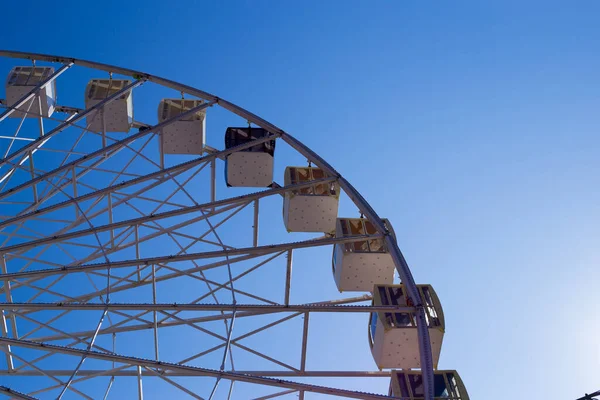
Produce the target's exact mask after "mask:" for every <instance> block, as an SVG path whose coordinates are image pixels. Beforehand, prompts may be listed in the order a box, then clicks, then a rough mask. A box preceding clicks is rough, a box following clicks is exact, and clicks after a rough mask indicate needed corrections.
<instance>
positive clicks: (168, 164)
mask: <svg viewBox="0 0 600 400" xmlns="http://www.w3.org/2000/svg"><path fill="white" fill-rule="evenodd" d="M0 60H2V61H11V62H13V63H16V62H20V63H21V64H24V63H26V62H27V63H30V62H31V61H33V62H34V63H38V65H53V66H55V68H56V69H55V72H54V73H53V74H52V75H51V76H50V77H48V78H47V79H46V80H45V81H43V82H41V83H40V84H38V85H37V86H36V87H35V88H34V89H33V90H31V91H30V92H29V93H28V94H27V95H25V96H23V97H22V98H21V99H20V100H19V101H18V102H17V103H15V104H7V101H6V100H3V101H1V104H0V105H1V107H2V108H3V110H2V113H1V114H0V123H1V125H0V126H2V130H1V131H0V135H1V136H0V145H1V147H0V150H1V151H2V155H1V157H2V158H0V281H1V282H2V286H1V288H0V292H1V293H0V294H1V297H0V299H1V301H0V308H1V310H2V314H1V320H0V333H1V337H0V352H1V356H0V357H1V363H0V375H2V378H1V381H2V386H0V395H5V396H7V397H9V398H16V399H35V398H59V399H60V398H85V399H92V398H94V399H96V398H105V399H106V398H135V397H137V398H139V399H142V398H143V397H144V396H146V398H152V397H153V396H157V397H161V398H164V397H166V396H167V395H170V394H171V393H172V395H173V396H175V397H176V398H179V397H181V396H184V397H185V396H189V397H191V398H196V399H213V398H227V399H230V398H244V399H245V398H250V397H252V398H257V399H270V398H277V397H281V398H285V397H289V398H298V397H299V398H300V399H304V398H305V396H306V397H307V398H308V397H310V396H313V394H317V395H326V396H327V395H331V396H341V397H346V398H355V399H383V398H389V397H388V396H387V395H386V393H387V388H384V390H383V391H381V392H380V394H375V393H366V392H363V391H358V390H356V389H357V388H358V387H361V386H360V385H359V384H357V382H359V381H358V380H359V379H361V380H360V382H364V381H363V380H362V379H364V378H368V379H377V378H379V379H381V378H383V379H388V380H389V376H390V372H389V371H378V370H373V371H371V370H355V369H348V368H344V364H343V363H338V364H337V366H338V368H337V369H336V368H335V367H334V365H335V362H334V361H335V360H329V359H328V358H327V356H326V355H325V354H324V353H323V352H324V350H326V349H324V348H322V347H320V348H319V345H318V344H317V345H316V346H317V348H316V350H314V351H312V350H311V346H313V344H314V343H313V342H315V341H317V339H318V337H319V335H322V334H323V333H324V332H327V333H328V334H329V335H332V336H336V335H338V336H339V338H340V339H342V338H343V336H344V335H346V328H344V326H343V325H342V323H341V322H339V321H346V320H345V319H339V318H344V317H343V316H344V315H348V316H353V317H355V318H358V319H359V325H360V326H363V327H364V328H365V329H364V331H361V333H366V325H367V324H366V321H367V317H368V314H369V313H371V312H374V311H386V310H389V311H394V312H402V311H404V312H412V313H414V314H415V315H416V317H417V321H418V330H419V340H420V351H421V365H423V366H424V368H423V371H424V374H423V376H424V386H425V388H426V389H427V390H426V399H428V400H432V399H433V385H432V381H433V375H432V374H433V372H432V371H433V365H432V361H431V350H430V348H429V335H428V330H427V327H426V324H425V314H424V309H423V306H422V304H421V298H420V296H419V295H418V292H417V288H416V285H415V282H414V279H413V277H412V274H411V272H410V270H409V267H408V265H407V263H406V261H405V259H404V257H403V255H402V253H401V252H400V250H399V248H398V246H397V244H396V241H395V240H394V238H393V237H392V235H391V234H390V232H388V230H387V229H386V227H385V225H384V224H383V222H382V220H381V218H380V217H379V216H378V215H377V214H376V213H375V211H374V210H373V209H372V208H371V207H370V206H369V204H368V203H367V201H366V200H365V199H364V198H363V197H362V196H361V195H360V194H359V193H358V191H357V190H356V189H355V188H354V187H353V186H352V185H351V184H350V183H349V182H348V181H347V180H346V179H345V178H344V177H343V176H342V175H341V174H339V173H338V172H337V171H336V170H335V169H334V168H333V167H332V166H331V165H329V164H328V163H327V162H326V161H325V160H324V159H322V158H321V157H320V156H319V155H318V154H316V153H315V152H313V151H312V150H310V149H309V148H308V147H306V146H305V145H304V144H302V143H301V142H300V141H298V140H297V139H296V138H294V137H293V136H291V135H290V134H289V133H287V132H285V131H283V130H281V129H280V128H278V127H276V126H275V125H273V124H271V123H269V122H268V121H265V120H264V119H262V118H260V117H258V116H257V115H254V114H252V113H250V112H249V111H246V110H245V109H243V108H241V107H239V106H236V105H234V104H232V103H230V102H228V101H226V100H223V99H221V98H219V97H216V96H213V95H211V94H209V93H206V92H203V91H201V90H198V89H195V88H193V87H190V86H187V85H184V84H180V83H177V82H173V81H170V80H167V79H163V78H159V77H155V76H152V75H149V74H146V73H143V72H139V71H133V70H129V69H124V68H119V67H115V66H111V65H106V64H100V63H95V62H90V61H84V60H77V59H73V58H66V57H57V56H48V55H40V54H30V53H21V52H12V51H0ZM26 60H30V61H26ZM14 65H19V64H14ZM0 66H2V64H0ZM78 68H80V70H81V71H85V73H93V74H96V75H94V76H92V77H94V78H97V77H98V76H100V75H101V76H104V77H107V78H108V77H110V78H111V79H112V77H113V74H114V75H115V76H126V77H129V78H130V79H131V78H133V79H132V80H131V83H130V84H129V85H127V86H125V87H124V88H123V89H121V90H120V91H119V92H117V93H115V94H113V95H111V96H109V97H107V98H106V99H104V100H103V101H101V102H100V103H98V104H96V105H95V106H93V107H90V108H87V109H86V108H85V107H81V105H78V104H77V99H79V98H82V97H83V96H69V95H68V93H66V92H73V91H74V92H77V93H83V86H78V85H80V83H77V82H78V81H76V80H74V81H73V82H74V83H71V81H69V79H68V77H69V75H70V74H72V72H71V71H72V70H77V69H78ZM6 71H7V72H8V69H7V70H6ZM85 73H83V72H82V73H79V75H77V74H76V73H75V72H73V74H75V77H77V78H78V79H80V82H84V80H81V79H83V78H82V77H86V76H87V75H85ZM59 78H60V79H59ZM54 82H58V91H59V99H62V98H65V99H66V102H67V103H68V102H72V103H69V104H64V105H63V104H60V105H58V106H57V108H56V112H55V113H54V114H53V115H52V116H51V117H44V116H43V115H42V112H41V106H39V104H37V103H36V102H32V101H31V99H33V98H34V97H35V96H36V94H37V93H39V91H40V90H42V89H43V88H45V87H46V86H47V85H50V84H53V83H54ZM63 82H64V83H63ZM67 82H69V83H67ZM69 85H70V86H69ZM152 85H153V87H158V88H160V89H161V90H166V89H168V90H171V91H172V92H173V93H177V94H179V93H181V95H182V96H184V95H185V96H188V97H192V98H200V99H203V100H204V102H203V103H202V104H201V105H199V106H197V107H195V108H193V109H192V110H190V111H187V112H186V113H184V114H181V115H180V116H178V117H175V118H171V119H168V120H166V121H163V122H160V123H156V122H143V121H142V120H141V119H140V120H137V114H140V113H139V112H138V111H139V110H138V109H137V107H136V121H134V123H133V127H134V129H132V130H131V131H130V132H129V133H127V134H109V133H107V132H94V131H91V130H89V129H88V125H86V120H87V118H89V117H90V116H92V115H93V114H94V112H95V111H97V110H99V109H100V108H102V107H103V106H105V105H107V104H110V103H111V102H113V101H115V100H116V99H118V98H119V97H120V96H121V95H122V94H123V93H126V92H128V91H130V90H133V93H134V97H135V96H137V93H138V91H141V90H143V89H145V88H146V87H148V86H152ZM140 96H141V97H144V96H148V95H147V93H146V92H144V93H141V94H140ZM28 102H29V104H30V105H32V106H30V109H29V110H28V116H34V118H9V117H10V116H11V114H12V113H14V112H15V110H16V109H19V108H20V107H22V106H23V105H26V104H28ZM79 103H80V102H79ZM134 104H135V103H134ZM144 104H145V103H144ZM38 106H39V107H38ZM218 107H221V108H222V109H224V110H227V111H229V112H230V116H231V118H233V117H235V116H237V117H235V118H237V120H234V121H237V123H238V124H239V123H240V121H242V122H243V123H246V122H248V123H251V124H254V125H256V126H258V127H261V128H264V129H266V130H267V131H268V132H270V136H268V137H266V138H263V139H260V140H257V141H255V142H252V143H251V144H245V145H240V146H237V147H234V148H230V149H225V150H219V149H217V148H215V147H209V146H207V147H206V149H205V152H204V154H201V155H199V156H189V157H171V156H165V154H163V153H162V151H161V147H160V141H159V139H158V135H159V132H160V131H161V129H162V128H164V127H166V126H168V125H170V124H172V123H174V122H176V121H178V120H179V119H181V118H184V117H185V116H187V115H190V114H192V113H195V112H197V111H199V110H208V109H209V108H210V110H209V112H208V114H207V115H208V117H209V118H210V115H211V114H210V113H211V112H212V111H213V110H214V109H215V108H218ZM141 114H143V113H141ZM143 117H144V118H148V119H150V120H151V118H150V117H148V116H147V115H143ZM223 127H224V126H223ZM135 128H137V129H135ZM222 132H224V129H223V130H220V131H209V133H208V135H209V137H210V136H211V135H215V136H218V137H219V138H221V137H222V136H221V135H222ZM274 138H275V139H277V140H278V143H280V142H282V143H286V144H287V145H289V147H288V151H289V152H290V154H291V152H293V153H294V154H296V155H297V157H299V159H301V160H308V161H309V162H310V163H312V164H314V165H316V166H318V167H319V168H321V169H323V170H324V171H326V173H327V175H328V176H329V177H328V178H324V179H322V180H321V181H322V182H337V183H338V184H339V185H340V187H341V188H342V190H343V193H344V194H345V195H346V196H347V198H349V199H350V200H351V201H352V202H353V203H354V205H355V206H356V209H357V212H360V213H362V214H364V216H365V217H366V218H368V219H369V220H370V221H371V222H372V223H373V224H374V225H375V227H376V229H377V231H378V233H377V234H374V235H368V236H353V237H344V238H335V237H332V236H330V235H324V236H317V235H315V236H312V237H308V236H306V235H304V236H294V235H290V236H289V237H288V236H285V235H287V233H285V232H284V231H282V227H281V226H280V225H282V224H281V209H280V208H277V207H275V208H277V211H273V209H274V207H273V205H276V204H280V202H281V196H282V195H284V194H285V193H286V192H287V191H290V190H296V189H299V188H303V187H307V186H308V185H309V184H296V185H288V186H281V185H279V184H277V183H275V182H274V183H273V185H271V187H270V188H266V189H264V190H259V191H255V192H250V191H246V192H243V191H240V190H234V189H231V190H230V189H228V188H224V189H222V188H223V187H224V185H223V184H222V179H220V178H219V174H218V172H219V171H220V170H222V162H223V160H224V159H225V157H226V156H227V155H228V154H231V153H233V152H236V151H240V150H243V149H245V148H248V147H250V146H253V145H255V144H257V143H259V142H261V141H263V142H264V141H268V140H272V139H274ZM219 141H220V140H219ZM278 151H280V150H279V149H278ZM278 157H279V156H278ZM312 184H314V182H312V183H311V184H310V185H312ZM277 202H279V203H277ZM259 226H260V230H259ZM259 233H260V236H259ZM290 238H292V239H293V240H290ZM365 238H369V239H372V238H383V239H384V240H385V242H386V245H387V246H388V248H389V249H390V252H391V255H392V257H393V259H394V262H395V265H396V268H397V271H398V274H399V277H400V279H401V281H402V282H403V283H404V284H405V285H406V288H407V291H408V295H409V297H410V299H411V300H412V304H414V306H412V307H395V306H378V307H376V306H372V305H371V302H370V300H371V296H370V295H359V296H354V297H347V296H346V297H344V296H340V295H339V293H337V292H336V290H335V289H334V288H333V286H331V284H330V283H329V282H327V283H325V282H321V281H318V282H315V281H314V280H312V279H311V277H310V276H309V277H307V278H304V279H302V280H301V281H300V283H298V286H296V284H295V283H294V285H293V284H292V283H293V282H294V280H293V279H292V267H294V271H295V273H294V278H296V277H297V276H301V275H302V274H304V273H308V274H311V273H313V272H311V271H317V272H314V273H315V274H317V273H320V272H318V271H321V270H325V273H323V276H326V275H328V274H329V275H331V270H330V269H331V268H330V267H328V265H330V262H331V260H330V259H327V258H325V259H323V250H324V249H330V248H331V246H332V245H334V244H336V243H346V242H355V241H358V240H364V239H365ZM327 251H328V250H327ZM305 252H307V253H305ZM311 252H312V253H311ZM305 254H307V255H306V256H305ZM313 257H315V258H313ZM316 257H318V258H316ZM313 264H314V265H313ZM311 268H313V269H311ZM280 278H281V279H280ZM330 278H331V277H330ZM332 279H333V278H331V279H329V280H330V281H332ZM276 280H277V282H279V283H276ZM303 285H304V286H303ZM311 285H312V286H314V287H313V288H312V289H311ZM311 296H314V297H320V298H311ZM295 300H297V301H295ZM322 315H326V317H327V318H326V320H325V323H323V321H324V320H323V319H322V318H321V319H320V320H319V316H322ZM319 321H320V322H319ZM327 321H330V322H329V323H330V324H336V325H334V326H329V328H327ZM318 323H322V325H323V326H322V327H320V328H319V327H318V325H315V327H314V328H313V324H318ZM286 324H287V325H289V326H288V327H287V328H285V329H283V328H281V327H282V326H287V325H286ZM323 327H325V328H327V329H326V330H323V329H325V328H323ZM280 328H281V329H280ZM313 331H314V333H313ZM282 332H283V334H282ZM311 333H312V336H311ZM259 337H260V339H258V338H259ZM335 342H337V340H334V343H335ZM342 342H344V340H340V343H339V344H340V346H345V347H346V351H348V352H352V351H354V349H355V348H357V347H365V348H367V353H368V345H367V340H366V339H365V340H364V341H362V342H360V343H342ZM330 343H331V342H330ZM328 345H330V344H328ZM361 351H362V350H361ZM292 353H293V354H294V356H293V357H292V356H290V354H292ZM309 353H310V355H309ZM311 356H312V357H314V358H313V359H314V360H315V361H314V362H313V363H312V364H310V363H311ZM371 365H374V364H371ZM309 366H312V368H309ZM316 367H319V368H316ZM340 382H342V383H341V384H340ZM344 382H349V383H344ZM340 385H341V387H340ZM357 385H358V386H357ZM386 385H387V384H385V383H384V384H383V385H381V384H380V385H379V387H385V386H386ZM368 387H373V386H368ZM158 393H160V396H158ZM317 397H318V396H317Z"/></svg>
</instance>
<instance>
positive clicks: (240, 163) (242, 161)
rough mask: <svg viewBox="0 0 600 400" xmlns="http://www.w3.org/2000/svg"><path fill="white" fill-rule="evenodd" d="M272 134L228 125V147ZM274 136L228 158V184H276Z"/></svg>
mask: <svg viewBox="0 0 600 400" xmlns="http://www.w3.org/2000/svg"><path fill="white" fill-rule="evenodd" d="M267 136H269V132H268V131H267V130H266V129H263V128H251V127H247V128H227V131H225V148H226V149H231V148H232V147H235V146H239V145H243V144H246V143H249V142H252V141H254V140H259V139H262V138H264V137H267ZM274 154H275V139H273V140H269V141H266V142H263V143H260V144H257V145H255V146H252V147H248V148H246V149H243V150H240V151H236V152H235V153H231V154H229V155H228V156H227V158H226V160H225V181H226V182H227V186H243V187H267V186H270V185H271V184H272V183H273V156H274Z"/></svg>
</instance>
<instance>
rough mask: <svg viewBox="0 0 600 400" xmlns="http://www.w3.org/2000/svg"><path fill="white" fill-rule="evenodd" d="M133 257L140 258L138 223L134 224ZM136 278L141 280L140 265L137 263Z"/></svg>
mask: <svg viewBox="0 0 600 400" xmlns="http://www.w3.org/2000/svg"><path fill="white" fill-rule="evenodd" d="M135 259H136V260H139V259H140V225H139V224H135ZM137 280H138V282H141V280H142V274H141V270H140V265H139V264H138V265H137Z"/></svg>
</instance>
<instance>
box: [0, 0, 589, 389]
mask: <svg viewBox="0 0 600 400" xmlns="http://www.w3.org/2000/svg"><path fill="white" fill-rule="evenodd" d="M94 3H95V4H94V5H91V4H88V3H87V2H80V1H61V2H57V3H56V2H55V3H54V8H52V6H53V3H51V2H39V1H28V2H24V3H17V2H14V4H15V5H10V6H8V7H7V5H3V6H4V8H3V11H4V12H3V18H2V24H3V26H2V35H1V36H0V43H1V46H0V47H5V48H9V49H15V50H23V51H32V52H44V53H56V54H64V55H70V56H74V57H79V58H85V59H92V60H98V61H102V62H106V63H110V64H117V65H122V66H126V67H131V68H136V69H141V70H144V71H147V72H150V73H152V74H156V75H161V76H165V77H168V78H171V79H174V80H179V81H182V82H184V83H188V84H190V85H193V86H197V87H199V88H202V89H205V90H207V91H209V92H213V93H215V94H217V95H219V96H221V97H223V98H226V99H228V100H231V101H234V102H236V103H238V104H240V105H242V106H244V107H246V108H248V109H250V110H252V111H253V112H255V113H257V114H259V115H261V116H263V117H264V118H266V119H269V120H271V121H272V122H274V123H276V124H278V125H279V126H281V127H282V128H284V129H285V130H286V131H289V132H291V133H293V134H295V135H296V136H297V137H298V138H300V139H301V140H302V141H304V142H305V143H306V144H308V145H309V146H311V147H312V148H313V149H314V150H316V151H317V152H319V153H320V154H321V155H322V156H323V157H324V158H325V159H327V160H328V161H329V162H331V163H332V164H333V165H334V166H335V167H336V168H337V169H338V170H339V171H340V172H341V173H342V174H344V175H345V176H346V177H347V178H348V179H349V180H350V181H351V182H352V183H353V184H354V185H355V186H356V187H357V188H358V189H359V190H360V191H361V192H362V193H363V194H364V195H365V197H366V198H367V200H368V201H370V203H371V205H373V206H374V208H375V209H376V210H377V211H378V212H379V214H380V215H382V216H385V217H387V218H389V219H390V220H391V221H392V223H393V224H394V227H395V231H396V234H397V236H398V241H399V244H400V247H401V248H402V250H403V251H404V253H405V255H406V257H407V259H408V261H409V263H410V265H411V266H412V270H413V273H414V275H415V277H416V280H417V281H418V282H423V283H431V284H433V285H434V287H435V288H436V290H437V292H438V294H439V296H440V298H441V299H442V301H443V305H444V309H445V314H446V321H447V335H446V338H445V344H444V348H443V351H442V359H441V363H440V367H443V368H452V369H457V370H459V372H460V373H461V375H462V377H463V379H464V381H465V383H466V384H467V387H468V390H469V392H470V394H471V398H472V399H474V400H477V399H486V400H496V399H497V400H500V399H507V398H514V399H517V398H521V399H526V398H544V399H557V400H559V399H574V398H576V397H579V396H581V395H583V393H584V392H586V391H588V392H590V391H593V390H596V389H600V378H599V376H600V339H599V338H600V336H599V335H598V332H599V331H600V313H599V312H598V309H599V305H600V301H599V300H598V282H599V278H600V269H599V268H598V267H599V264H600V253H599V252H598V241H599V239H600V228H599V227H600V224H599V222H600V212H599V209H600V190H598V182H599V180H600V161H599V160H598V158H599V154H600V139H599V130H600V112H599V111H598V110H599V107H600V53H599V50H600V24H599V23H598V16H599V15H600V2H598V1H577V2H573V1H572V2H558V1H531V2H523V1H496V2H486V1H459V2H449V1H448V2H436V4H435V6H433V5H425V4H424V3H422V2H416V1H412V2H409V1H369V2H367V1H363V2H359V1H333V0H330V1H319V2H318V1H306V2H284V1H275V0H272V1H222V2H208V1H207V2H199V1H198V2H189V4H184V2H175V1H171V2H165V1H155V0H148V1H144V2H142V1H139V2H136V3H133V2H125V1H103V2H94ZM127 3H129V4H127ZM175 5H177V7H174V6H175ZM170 6H173V7H174V8H170ZM7 8H8V10H7Z"/></svg>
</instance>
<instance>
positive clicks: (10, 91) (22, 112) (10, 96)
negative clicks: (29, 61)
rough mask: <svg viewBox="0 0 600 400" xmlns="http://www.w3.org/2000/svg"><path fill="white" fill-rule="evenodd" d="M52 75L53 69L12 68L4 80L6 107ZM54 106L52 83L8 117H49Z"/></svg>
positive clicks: (54, 92) (53, 87) (53, 82)
mask: <svg viewBox="0 0 600 400" xmlns="http://www.w3.org/2000/svg"><path fill="white" fill-rule="evenodd" d="M53 73H54V68H52V67H14V68H13V69H12V70H11V71H10V73H9V74H8V77H7V78H6V105H7V106H9V107H10V106H12V105H13V104H15V103H17V102H18V101H19V100H21V98H23V97H24V96H26V95H27V94H29V92H31V91H32V90H33V89H34V88H35V87H36V86H37V85H39V84H40V83H42V82H43V81H45V80H46V79H48V78H49V77H50V76H51V75H52V74H53ZM55 106H56V81H52V83H50V84H48V85H46V87H44V88H43V89H42V90H40V91H39V92H38V94H37V95H36V96H34V97H33V98H32V99H30V100H29V101H27V102H25V104H23V105H22V106H21V107H19V108H18V109H17V110H16V111H15V112H13V113H12V114H10V117H11V118H23V116H25V117H26V118H38V117H40V116H42V117H50V116H51V115H52V113H53V112H54V107H55Z"/></svg>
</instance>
